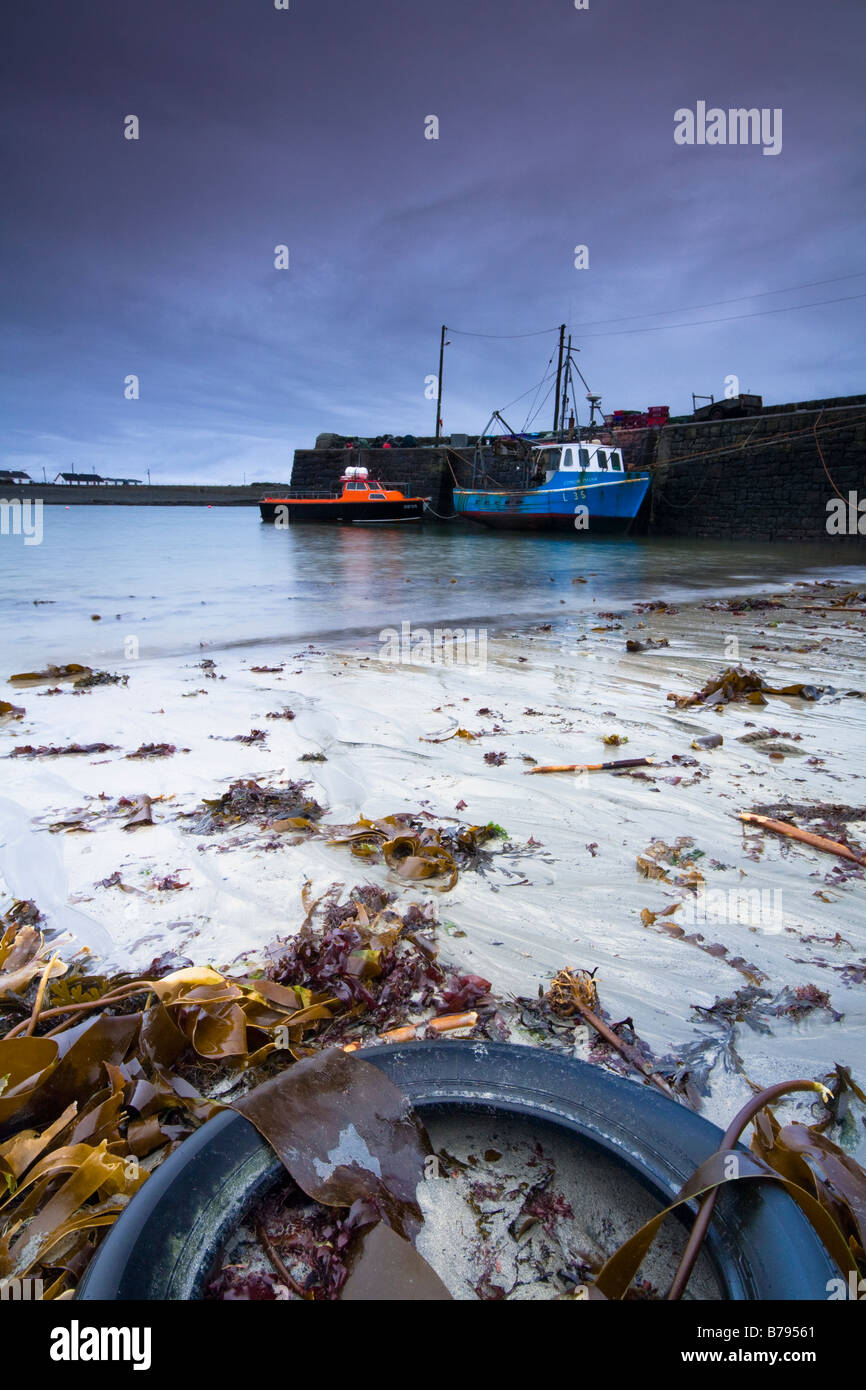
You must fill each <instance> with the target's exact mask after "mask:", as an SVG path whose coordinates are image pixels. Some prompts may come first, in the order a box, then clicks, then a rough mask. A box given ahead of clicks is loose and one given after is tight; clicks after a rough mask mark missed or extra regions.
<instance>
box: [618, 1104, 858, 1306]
mask: <svg viewBox="0 0 866 1390" xmlns="http://www.w3.org/2000/svg"><path fill="white" fill-rule="evenodd" d="M801 1091H816V1092H818V1094H819V1095H821V1096H822V1097H823V1098H824V1099H825V1101H826V1100H828V1099H829V1093H828V1092H827V1089H826V1087H825V1086H824V1084H823V1083H822V1082H820V1081H807V1080H802V1081H801V1080H797V1081H783V1082H779V1083H778V1084H777V1085H774V1086H768V1087H767V1088H766V1089H765V1090H762V1091H760V1092H759V1093H758V1094H757V1095H756V1096H754V1097H753V1098H752V1099H751V1100H750V1101H748V1102H747V1103H746V1105H744V1106H743V1108H742V1109H741V1110H740V1111H739V1112H738V1114H737V1115H736V1116H735V1117H734V1119H733V1120H732V1122H731V1124H730V1125H729V1126H728V1128H727V1130H726V1131H725V1134H724V1136H723V1138H722V1142H721V1144H720V1146H719V1149H718V1151H717V1152H716V1153H714V1154H712V1155H711V1156H710V1157H709V1158H708V1159H705V1160H704V1162H703V1163H701V1164H700V1165H699V1167H698V1168H697V1170H696V1171H695V1172H694V1173H693V1174H692V1176H691V1178H690V1179H689V1180H688V1182H687V1183H686V1184H685V1185H684V1187H682V1188H681V1190H680V1192H679V1195H678V1197H677V1200H676V1201H675V1202H673V1203H672V1204H671V1205H670V1206H668V1207H666V1208H665V1210H664V1211H663V1212H661V1213H659V1215H658V1216H655V1217H653V1218H652V1220H650V1221H648V1222H647V1223H646V1224H645V1225H644V1226H642V1227H641V1229H640V1230H639V1231H638V1232H637V1233H636V1234H635V1235H633V1236H632V1237H631V1238H630V1239H629V1240H627V1241H626V1242H625V1244H624V1245H622V1246H620V1248H619V1250H617V1251H616V1252H615V1253H614V1254H613V1255H611V1256H610V1258H609V1259H608V1260H607V1262H606V1263H605V1265H604V1268H603V1269H602V1270H601V1272H600V1274H599V1275H598V1276H597V1278H596V1280H595V1289H596V1292H597V1296H600V1297H602V1298H615V1299H621V1298H624V1297H625V1296H626V1293H627V1291H628V1288H629V1286H630V1284H631V1281H632V1279H633V1278H634V1276H635V1274H636V1273H637V1270H638V1268H639V1267H640V1265H641V1263H642V1262H643V1260H644V1259H645V1257H646V1254H647V1251H648V1250H649V1248H650V1246H651V1245H652V1243H653V1241H654V1240H655V1238H656V1235H657V1234H658V1232H659V1230H660V1228H661V1226H662V1224H663V1222H664V1221H665V1220H666V1218H667V1217H668V1216H669V1215H670V1213H671V1212H673V1211H675V1210H676V1209H677V1208H678V1207H680V1206H681V1205H682V1204H683V1203H684V1202H687V1201H689V1200H691V1199H692V1198H693V1197H696V1196H700V1198H701V1202H700V1207H699V1210H698V1215H697V1217H696V1219H695V1222H694V1225H693V1226H692V1230H691V1232H690V1235H689V1239H688V1241H687V1243H686V1246H685V1249H684V1251H683V1254H682V1256H681V1259H680V1263H679V1266H678V1268H677V1272H676V1274H675V1276H674V1279H673V1282H672V1284H671V1287H670V1290H669V1292H668V1295H667V1298H668V1300H676V1299H679V1298H681V1297H682V1294H683V1292H684V1290H685V1288H686V1285H687V1283H688V1280H689V1277H690V1275H691V1272H692V1269H693V1268H694V1264H695V1261H696V1259H697V1256H698V1253H699V1251H700V1248H701V1245H702V1243H703V1240H704V1237H705V1235H706V1232H707V1229H708V1227H709V1224H710V1220H711V1218H712V1214H713V1210H714V1206H715V1200H716V1197H717V1195H718V1190H719V1187H720V1186H721V1185H722V1184H723V1183H727V1182H740V1181H753V1180H754V1179H755V1178H764V1179H772V1180H775V1181H777V1182H780V1183H781V1184H782V1186H783V1187H784V1188H785V1189H786V1191H787V1192H788V1193H789V1195H790V1196H791V1197H793V1198H794V1200H795V1201H796V1202H797V1204H798V1205H799V1206H800V1207H801V1208H802V1210H803V1211H804V1212H805V1214H806V1216H807V1217H808V1219H809V1221H810V1222H811V1223H812V1226H813V1227H814V1229H815V1231H816V1232H817V1234H818V1236H819V1237H820V1239H821V1240H822V1242H823V1244H824V1245H825V1247H826V1249H827V1250H828V1252H829V1253H830V1255H831V1256H832V1257H833V1259H834V1260H835V1261H836V1263H837V1264H838V1266H839V1268H840V1269H841V1270H842V1272H843V1273H844V1274H846V1275H848V1276H849V1278H851V1279H853V1281H854V1283H855V1284H856V1283H857V1281H858V1279H859V1277H860V1275H861V1274H862V1272H863V1270H864V1269H866V1256H864V1236H866V1229H864V1211H866V1173H864V1171H863V1169H862V1168H861V1167H860V1166H859V1164H857V1163H856V1162H855V1161H854V1160H853V1159H851V1158H849V1157H848V1155H847V1154H845V1153H844V1151H843V1150H841V1149H839V1148H838V1147H837V1146H836V1145H835V1144H832V1143H831V1142H830V1141H829V1140H826V1139H825V1138H824V1137H823V1135H821V1134H819V1133H818V1132H816V1130H815V1129H814V1128H811V1127H808V1126H805V1125H801V1124H798V1123H796V1122H795V1123H793V1124H790V1125H785V1126H781V1125H779V1123H778V1121H777V1120H776V1119H775V1116H774V1115H773V1114H772V1111H771V1110H770V1108H769V1107H770V1105H771V1104H773V1103H774V1102H776V1101H779V1100H781V1099H783V1098H784V1097H786V1096H788V1095H791V1094H793V1093H796V1092H801ZM750 1123H751V1124H752V1125H753V1134H752V1152H751V1154H747V1153H745V1152H744V1151H743V1149H742V1148H741V1147H740V1148H738V1147H737V1145H738V1141H739V1139H740V1136H741V1134H742V1133H743V1131H744V1130H745V1129H746V1126H747V1125H748V1124H750ZM732 1158H733V1159H735V1161H734V1162H731V1159H732ZM807 1160H808V1161H807ZM831 1283H832V1284H837V1285H838V1286H840V1289H841V1292H839V1293H836V1294H832V1293H830V1292H829V1291H830V1285H829V1284H828V1294H829V1296H830V1297H841V1298H844V1297H847V1295H848V1289H847V1287H846V1281H845V1280H844V1279H838V1280H834V1281H831Z"/></svg>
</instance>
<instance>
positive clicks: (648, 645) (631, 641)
mask: <svg viewBox="0 0 866 1390" xmlns="http://www.w3.org/2000/svg"><path fill="white" fill-rule="evenodd" d="M669 646H670V642H669V641H668V639H667V638H666V637H646V638H644V640H643V641H640V640H639V639H638V638H636V637H629V638H627V639H626V644H625V649H626V651H627V652H651V651H655V650H656V649H657V648H658V647H669Z"/></svg>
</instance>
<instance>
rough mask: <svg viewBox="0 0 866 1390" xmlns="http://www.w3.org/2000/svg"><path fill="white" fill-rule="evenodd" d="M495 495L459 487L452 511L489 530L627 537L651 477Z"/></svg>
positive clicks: (640, 476) (530, 489)
mask: <svg viewBox="0 0 866 1390" xmlns="http://www.w3.org/2000/svg"><path fill="white" fill-rule="evenodd" d="M597 477H598V475H597V473H596V474H595V475H594V478H593V481H592V482H589V481H587V482H586V483H580V482H575V483H574V484H572V485H569V486H565V487H563V486H559V487H556V488H553V487H540V488H528V489H525V490H520V491H510V492H506V491H501V492H499V491H493V490H485V489H470V488H455V489H454V510H455V511H456V512H457V513H458V515H460V516H465V517H466V518H467V520H469V521H477V522H479V523H480V524H481V525H482V526H486V527H489V528H490V529H491V530H500V531H541V532H545V531H548V532H549V531H559V532H570V533H572V534H573V535H575V536H578V537H581V536H583V537H587V536H588V537H592V536H611V535H613V536H617V535H619V536H621V535H624V534H625V533H626V532H627V531H628V529H629V527H630V526H631V524H632V522H633V521H634V519H635V517H636V516H637V514H638V511H639V510H640V506H641V503H642V502H643V500H644V498H645V497H646V494H647V491H648V489H649V484H650V475H649V474H648V473H633V474H629V475H627V476H626V477H624V478H621V479H617V480H616V481H612V482H602V483H599V482H598V481H597Z"/></svg>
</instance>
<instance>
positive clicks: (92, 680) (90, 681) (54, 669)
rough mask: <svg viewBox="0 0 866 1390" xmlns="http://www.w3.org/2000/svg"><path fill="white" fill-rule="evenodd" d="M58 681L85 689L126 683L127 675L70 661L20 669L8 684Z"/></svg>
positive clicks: (52, 682)
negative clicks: (58, 664) (62, 663)
mask: <svg viewBox="0 0 866 1390" xmlns="http://www.w3.org/2000/svg"><path fill="white" fill-rule="evenodd" d="M58 681H71V682H72V685H73V687H74V688H75V689H77V690H86V689H89V688H90V687H92V686H95V685H127V684H128V682H129V676H117V675H112V673H111V672H110V671H94V670H93V669H92V667H90V666H80V665H79V664H78V663H77V662H75V661H71V662H69V663H68V664H67V665H65V666H47V667H46V668H45V670H44V671H22V672H19V674H18V675H15V676H10V677H9V683H10V685H23V686H30V685H56V684H57V682H58Z"/></svg>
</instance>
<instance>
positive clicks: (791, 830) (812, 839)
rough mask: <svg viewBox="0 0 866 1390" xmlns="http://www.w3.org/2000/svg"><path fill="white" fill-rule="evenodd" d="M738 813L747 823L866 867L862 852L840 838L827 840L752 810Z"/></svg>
mask: <svg viewBox="0 0 866 1390" xmlns="http://www.w3.org/2000/svg"><path fill="white" fill-rule="evenodd" d="M738 815H739V818H740V820H741V821H745V822H746V824H747V825H759V826H760V827H761V829H762V830H774V831H775V832H776V834H777V835H787V836H788V838H789V839H791V840H802V842H803V844H804V845H811V846H812V848H813V849H822V850H825V851H826V853H827V854H838V855H839V856H840V857H841V858H842V859H853V861H854V863H855V864H859V865H860V866H861V868H866V859H864V858H863V856H862V855H860V854H855V852H854V850H853V849H849V848H848V846H847V845H842V844H840V843H839V841H838V840H827V839H825V837H824V836H823V835H813V833H812V831H811V830H801V829H800V827H799V826H797V825H789V824H788V822H787V821H784V820H771V819H770V817H769V816H758V815H755V814H754V813H753V812H751V811H740V812H738Z"/></svg>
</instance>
